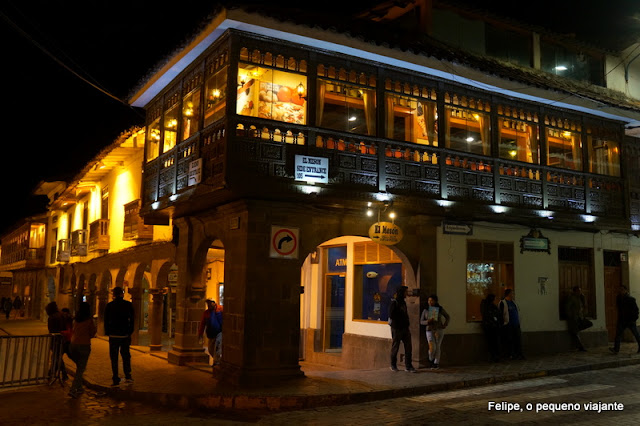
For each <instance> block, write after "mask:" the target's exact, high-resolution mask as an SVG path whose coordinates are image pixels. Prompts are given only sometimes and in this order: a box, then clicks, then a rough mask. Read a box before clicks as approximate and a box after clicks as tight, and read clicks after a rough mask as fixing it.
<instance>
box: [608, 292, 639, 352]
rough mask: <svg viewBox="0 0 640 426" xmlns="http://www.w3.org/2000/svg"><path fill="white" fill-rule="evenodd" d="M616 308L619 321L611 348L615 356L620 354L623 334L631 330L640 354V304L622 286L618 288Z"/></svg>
mask: <svg viewBox="0 0 640 426" xmlns="http://www.w3.org/2000/svg"><path fill="white" fill-rule="evenodd" d="M616 306H617V307H618V321H617V323H616V337H615V341H614V343H613V348H609V350H610V351H611V352H613V354H615V355H617V354H618V352H620V341H621V340H622V333H624V330H625V329H627V328H628V329H629V330H631V334H633V337H635V339H636V342H637V343H638V353H640V334H638V327H637V326H636V321H637V320H638V304H637V303H636V299H635V298H633V297H631V295H630V294H629V290H628V289H627V287H625V286H623V285H621V286H620V287H618V297H616Z"/></svg>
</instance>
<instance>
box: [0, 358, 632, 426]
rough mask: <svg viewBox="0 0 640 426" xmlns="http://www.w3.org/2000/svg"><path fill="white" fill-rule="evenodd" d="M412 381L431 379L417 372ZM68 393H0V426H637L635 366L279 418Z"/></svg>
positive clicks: (48, 390)
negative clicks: (0, 418) (0, 415)
mask: <svg viewBox="0 0 640 426" xmlns="http://www.w3.org/2000/svg"><path fill="white" fill-rule="evenodd" d="M398 374H400V373H398ZM419 374H425V375H428V374H430V373H429V372H428V371H421V372H420V373H419ZM67 389H68V385H67V386H66V387H65V388H62V387H61V386H60V385H59V384H55V385H53V386H51V387H48V386H39V387H33V388H25V389H22V390H4V391H2V392H0V395H1V396H0V411H1V412H2V413H4V415H3V424H4V425H23V424H83V425H84V424H127V425H143V424H158V425H164V424H167V425H168V424H171V425H176V424H185V425H192V424H212V423H213V424H250V423H258V424H266V425H280V424H314V425H334V424H354V425H355V424H367V425H372V424H402V425H404V424H406V425H417V424H426V423H428V424H430V425H432V424H442V425H445V424H446V425H451V424H473V425H489V424H501V423H502V424H516V423H528V424H572V425H582V424H584V425H594V424H597V425H609V424H610V425H617V426H622V425H636V424H638V421H640V366H628V367H621V368H615V369H602V370H595V371H588V372H583V373H576V374H568V375H562V376H553V377H540V378H536V379H531V380H522V381H516V382H507V383H502V384H496V385H492V386H484V387H476V388H468V389H461V390H455V391H449V392H440V393H431V394H426V395H420V396H414V397H407V398H396V399H389V400H383V401H374V402H367V403H362V404H354V405H346V406H337V407H322V408H316V409H309V410H299V411H292V412H283V413H256V414H250V413H246V412H245V413H236V414H229V413H226V414H221V413H216V412H203V411H193V410H179V409H173V408H168V407H164V406H163V405H162V404H161V403H160V402H158V404H157V405H151V404H144V403H140V402H123V401H117V400H115V399H112V398H110V397H106V396H102V397H101V396H97V395H96V394H95V393H94V392H92V391H88V393H87V394H85V395H82V396H81V397H80V398H79V399H77V400H76V399H72V398H69V397H68V396H67V395H66V390H67ZM528 404H529V405H528ZM35 407H37V408H35ZM9 413H10V414H9ZM38 419H40V420H41V421H40V420H38Z"/></svg>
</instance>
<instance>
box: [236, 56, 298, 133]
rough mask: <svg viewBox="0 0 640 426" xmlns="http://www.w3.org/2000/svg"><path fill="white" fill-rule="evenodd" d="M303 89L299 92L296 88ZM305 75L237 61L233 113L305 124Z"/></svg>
mask: <svg viewBox="0 0 640 426" xmlns="http://www.w3.org/2000/svg"><path fill="white" fill-rule="evenodd" d="M299 87H300V90H302V91H303V93H302V96H300V94H299V92H298V90H299V89H298V88H299ZM306 87H307V77H305V76H303V75H300V74H294V73H290V72H285V71H279V70H272V69H269V68H263V67H259V66H256V65H248V64H238V98H237V103H236V113H237V114H240V115H246V116H250V117H258V118H266V119H268V120H276V121H284V122H285V123H293V124H306V103H307V102H306V100H305V99H304V97H303V96H305V94H306Z"/></svg>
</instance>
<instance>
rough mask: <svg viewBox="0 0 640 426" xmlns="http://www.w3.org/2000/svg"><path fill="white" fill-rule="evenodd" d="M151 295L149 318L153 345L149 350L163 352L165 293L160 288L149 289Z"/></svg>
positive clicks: (150, 345)
mask: <svg viewBox="0 0 640 426" xmlns="http://www.w3.org/2000/svg"><path fill="white" fill-rule="evenodd" d="M149 293H150V294H151V313H150V318H149V334H150V335H151V343H150V344H149V350H151V351H154V352H155V351H160V350H162V304H163V301H164V300H163V297H164V294H165V292H164V291H163V290H162V289H159V288H152V289H149Z"/></svg>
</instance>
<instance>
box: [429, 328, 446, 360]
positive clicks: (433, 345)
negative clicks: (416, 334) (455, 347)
mask: <svg viewBox="0 0 640 426" xmlns="http://www.w3.org/2000/svg"><path fill="white" fill-rule="evenodd" d="M442 339H444V330H427V342H429V361H431V362H433V363H434V364H440V352H441V349H442Z"/></svg>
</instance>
